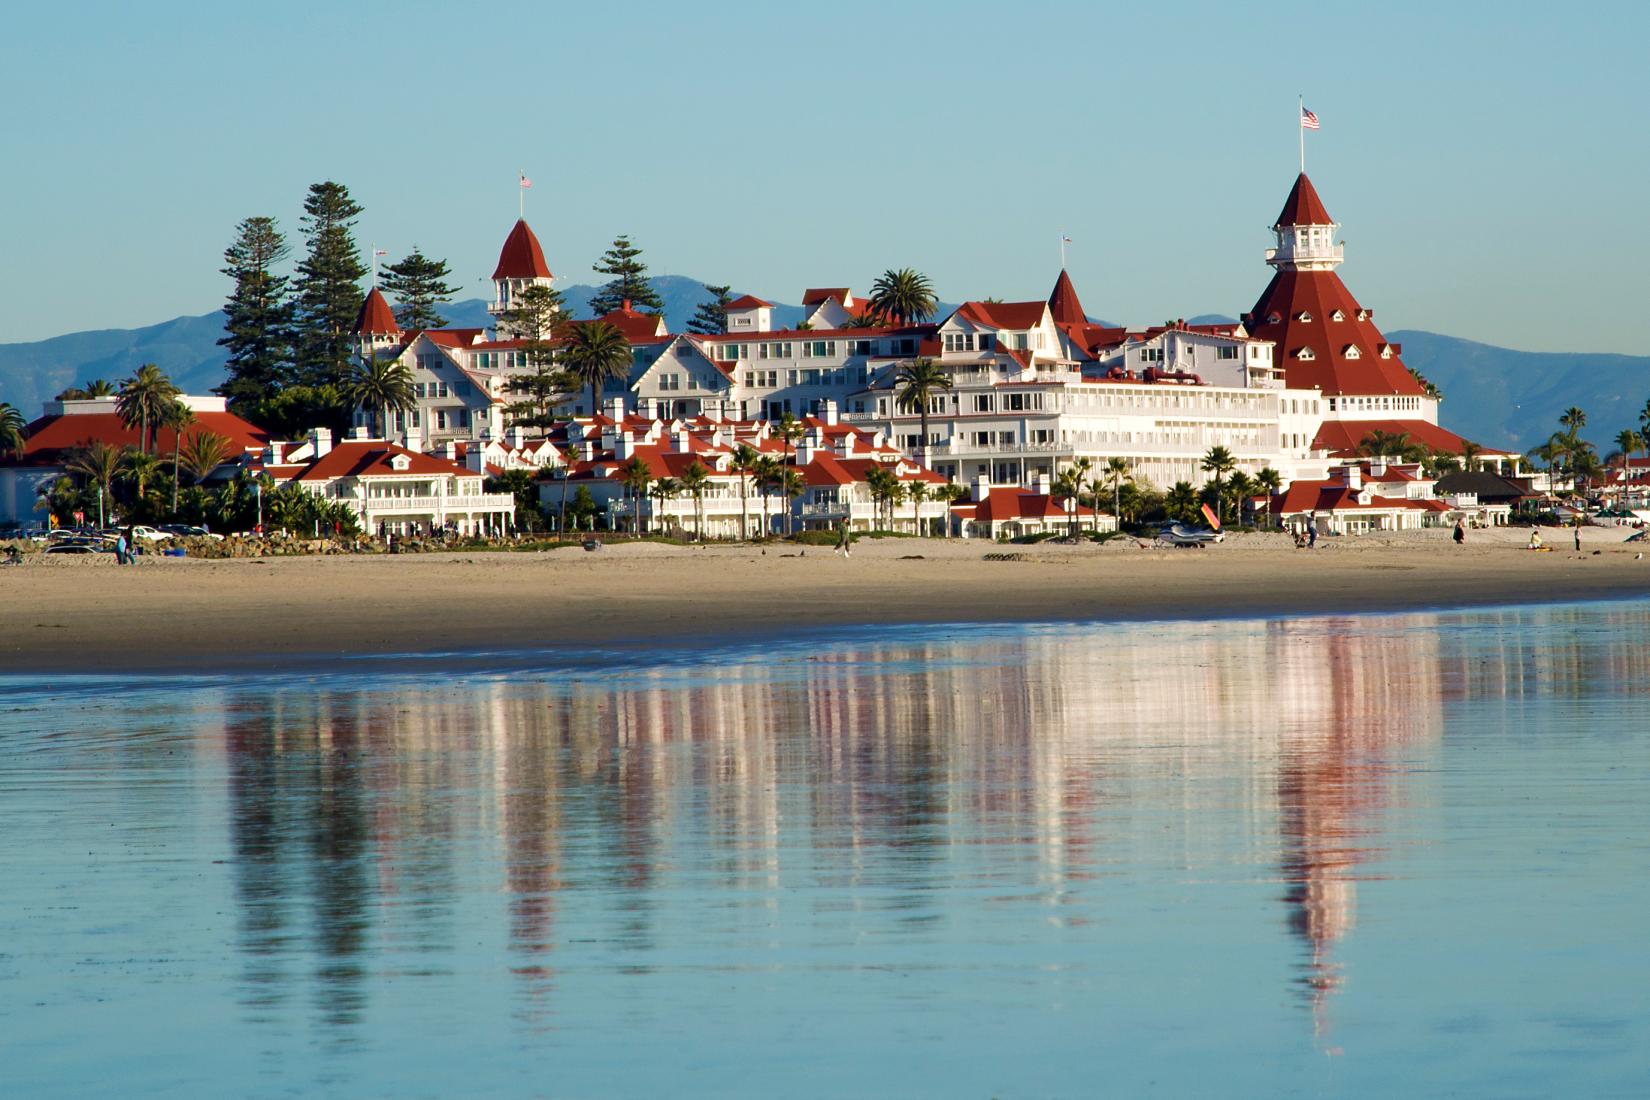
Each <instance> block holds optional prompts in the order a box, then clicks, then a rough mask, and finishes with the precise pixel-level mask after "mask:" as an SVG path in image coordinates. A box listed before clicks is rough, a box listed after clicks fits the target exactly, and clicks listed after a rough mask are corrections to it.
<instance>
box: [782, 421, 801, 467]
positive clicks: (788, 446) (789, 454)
mask: <svg viewBox="0 0 1650 1100" xmlns="http://www.w3.org/2000/svg"><path fill="white" fill-rule="evenodd" d="M778 427H779V434H780V435H781V436H782V437H783V438H784V440H785V461H786V462H789V461H790V460H791V459H792V458H793V457H795V455H796V445H797V444H798V443H800V442H802V437H803V436H804V435H805V434H807V429H806V428H805V427H803V424H802V421H800V420H798V419H797V418H796V417H794V416H792V415H791V414H790V413H786V414H785V415H784V416H782V417H780V418H779V425H778Z"/></svg>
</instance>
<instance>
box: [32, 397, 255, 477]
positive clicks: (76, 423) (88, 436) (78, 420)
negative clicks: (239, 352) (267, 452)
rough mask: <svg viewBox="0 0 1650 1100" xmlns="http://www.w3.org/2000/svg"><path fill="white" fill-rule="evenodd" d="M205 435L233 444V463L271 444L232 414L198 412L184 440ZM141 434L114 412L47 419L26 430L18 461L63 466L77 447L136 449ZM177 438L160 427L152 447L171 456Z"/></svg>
mask: <svg viewBox="0 0 1650 1100" xmlns="http://www.w3.org/2000/svg"><path fill="white" fill-rule="evenodd" d="M112 407H113V406H112V405H111V409H112ZM204 432H210V433H212V434H213V435H218V436H222V437H223V438H224V439H226V440H228V441H229V458H230V460H234V459H237V458H239V457H240V456H241V454H242V453H244V452H245V451H248V450H258V449H261V448H262V447H263V446H264V445H265V444H266V443H268V442H269V433H268V432H266V431H264V430H263V429H262V428H259V427H257V426H256V425H253V424H250V423H248V422H247V421H245V420H242V419H241V418H240V417H238V416H236V415H235V414H234V413H229V412H198V413H196V414H195V420H194V423H192V424H190V425H188V426H187V427H185V428H184V429H183V441H184V442H186V443H187V442H188V441H189V440H190V439H191V438H193V437H194V436H196V435H199V434H201V433H204ZM138 434H139V429H138V426H137V425H136V424H134V425H132V426H131V427H130V428H128V427H127V426H126V425H125V424H123V423H121V420H120V414H119V413H116V412H113V411H110V412H106V413H79V414H70V415H66V416H43V417H41V418H40V419H38V420H36V421H34V422H33V423H32V424H30V425H29V426H28V427H27V428H26V429H24V436H25V442H24V443H23V453H22V455H21V456H20V457H19V458H18V459H17V465H20V466H58V465H62V464H63V463H64V462H66V461H68V457H69V454H70V453H71V452H72V451H74V450H75V449H76V448H78V447H82V446H85V445H86V444H88V443H94V442H96V443H106V444H108V445H109V446H111V447H136V446H137V445H138ZM176 437H177V432H176V431H174V430H173V429H171V428H160V429H158V430H154V431H153V435H152V436H151V440H152V443H151V445H152V446H154V447H155V448H156V449H157V450H158V451H161V452H167V453H170V452H171V451H172V450H173V449H174V443H175V442H176Z"/></svg>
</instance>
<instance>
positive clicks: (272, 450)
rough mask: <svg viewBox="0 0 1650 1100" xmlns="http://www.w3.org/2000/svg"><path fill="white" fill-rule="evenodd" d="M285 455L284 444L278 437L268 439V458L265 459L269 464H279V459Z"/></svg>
mask: <svg viewBox="0 0 1650 1100" xmlns="http://www.w3.org/2000/svg"><path fill="white" fill-rule="evenodd" d="M285 456H286V444H285V443H282V442H281V441H280V440H278V439H271V440H270V441H269V458H268V459H266V460H265V461H266V462H267V463H268V464H269V465H271V466H279V465H281V459H282V458H284V457H285Z"/></svg>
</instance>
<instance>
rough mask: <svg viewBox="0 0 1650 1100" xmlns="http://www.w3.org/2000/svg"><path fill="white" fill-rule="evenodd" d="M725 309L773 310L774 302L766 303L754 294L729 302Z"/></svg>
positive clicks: (741, 296) (742, 295)
mask: <svg viewBox="0 0 1650 1100" xmlns="http://www.w3.org/2000/svg"><path fill="white" fill-rule="evenodd" d="M723 308H724V309H772V308H773V303H772V302H765V301H763V300H762V299H761V298H758V297H757V296H756V295H754V294H741V295H740V296H739V297H737V298H735V299H734V300H733V301H731V302H729V303H728V304H727V305H726V306H724V307H723Z"/></svg>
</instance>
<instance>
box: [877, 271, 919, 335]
mask: <svg viewBox="0 0 1650 1100" xmlns="http://www.w3.org/2000/svg"><path fill="white" fill-rule="evenodd" d="M870 303H871V310H872V312H874V313H876V314H877V315H878V316H879V317H882V318H885V319H887V320H890V321H898V322H899V323H900V324H902V325H910V324H921V323H922V322H923V321H926V320H928V318H929V317H930V316H932V315H933V313H934V287H933V286H932V284H930V283H929V281H928V276H926V275H924V274H922V273H921V272H919V271H915V270H913V269H911V268H909V267H902V268H900V269H899V270H898V271H893V270H889V271H884V272H883V273H882V274H881V275H880V276H878V278H877V281H876V282H875V283H873V284H871V298H870Z"/></svg>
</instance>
